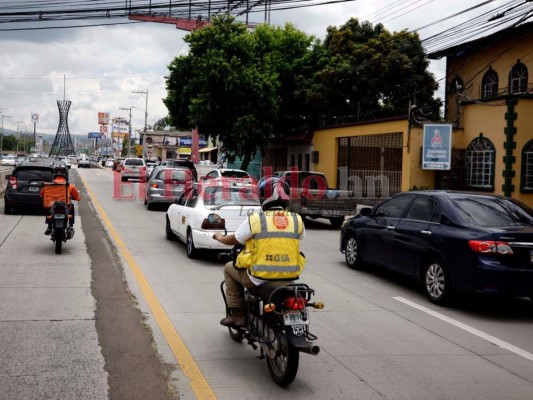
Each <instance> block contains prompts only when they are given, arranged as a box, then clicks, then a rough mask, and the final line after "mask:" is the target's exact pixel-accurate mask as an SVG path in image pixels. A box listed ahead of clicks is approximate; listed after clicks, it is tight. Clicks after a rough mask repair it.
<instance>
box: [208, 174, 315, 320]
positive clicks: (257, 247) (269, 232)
mask: <svg viewBox="0 0 533 400" xmlns="http://www.w3.org/2000/svg"><path fill="white" fill-rule="evenodd" d="M257 191H258V195H259V199H260V200H261V208H262V212H260V213H254V214H251V215H249V216H248V218H247V219H246V220H245V221H243V223H242V224H241V225H240V226H239V227H238V228H237V230H236V231H235V233H234V234H231V235H228V236H225V235H222V234H220V233H216V234H215V235H213V238H214V239H216V240H218V241H220V242H221V243H224V244H227V245H238V244H244V245H245V247H244V250H242V251H241V253H240V254H239V256H238V257H237V260H236V262H235V265H234V264H233V261H230V262H228V263H227V264H226V265H225V267H224V280H225V282H226V297H227V302H228V307H229V309H230V316H229V317H226V318H223V319H222V320H221V321H220V323H221V324H222V325H224V326H244V325H245V324H246V317H245V315H244V313H243V311H242V308H243V301H244V295H243V286H245V287H246V288H248V289H251V288H254V287H256V286H259V285H261V284H263V283H265V282H268V281H272V280H294V279H298V277H299V276H300V274H301V272H302V270H303V267H304V264H305V257H304V255H303V254H302V253H301V252H300V239H302V238H303V236H304V234H305V230H304V224H303V221H302V218H301V217H300V215H298V214H296V213H292V212H289V211H286V210H285V208H286V207H287V206H288V205H289V201H290V197H289V196H290V190H289V187H288V186H287V184H286V183H285V182H284V181H283V180H282V179H280V178H277V177H271V176H269V177H266V178H263V179H261V180H260V181H259V183H258V184H257Z"/></svg>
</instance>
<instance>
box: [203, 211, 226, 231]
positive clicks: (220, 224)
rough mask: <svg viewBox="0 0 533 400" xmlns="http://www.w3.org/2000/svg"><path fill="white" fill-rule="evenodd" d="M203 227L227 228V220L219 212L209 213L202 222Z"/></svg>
mask: <svg viewBox="0 0 533 400" xmlns="http://www.w3.org/2000/svg"><path fill="white" fill-rule="evenodd" d="M202 229H217V230H219V229H222V230H224V229H226V220H224V219H223V218H220V216H219V215H218V214H209V215H208V216H207V218H205V219H204V221H203V222H202Z"/></svg>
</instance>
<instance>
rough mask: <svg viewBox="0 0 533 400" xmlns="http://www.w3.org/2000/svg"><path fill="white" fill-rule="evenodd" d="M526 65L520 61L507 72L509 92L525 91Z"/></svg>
mask: <svg viewBox="0 0 533 400" xmlns="http://www.w3.org/2000/svg"><path fill="white" fill-rule="evenodd" d="M527 79H528V73H527V67H526V66H525V65H524V64H522V63H521V62H518V63H516V64H515V65H514V66H513V68H512V69H511V73H510V74H509V93H523V92H527Z"/></svg>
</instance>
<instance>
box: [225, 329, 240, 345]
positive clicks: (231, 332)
mask: <svg viewBox="0 0 533 400" xmlns="http://www.w3.org/2000/svg"><path fill="white" fill-rule="evenodd" d="M228 331H229V335H230V336H231V338H232V339H233V340H235V341H236V342H237V343H240V342H242V339H244V334H243V332H242V330H241V329H235V328H231V327H228Z"/></svg>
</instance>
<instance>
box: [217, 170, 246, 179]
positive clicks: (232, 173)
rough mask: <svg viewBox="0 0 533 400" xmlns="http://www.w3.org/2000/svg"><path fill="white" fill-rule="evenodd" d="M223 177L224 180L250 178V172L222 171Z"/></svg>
mask: <svg viewBox="0 0 533 400" xmlns="http://www.w3.org/2000/svg"><path fill="white" fill-rule="evenodd" d="M221 175H222V176H223V177H224V178H248V177H249V175H248V172H245V171H222V172H221Z"/></svg>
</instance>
